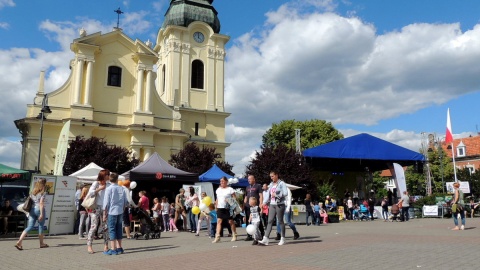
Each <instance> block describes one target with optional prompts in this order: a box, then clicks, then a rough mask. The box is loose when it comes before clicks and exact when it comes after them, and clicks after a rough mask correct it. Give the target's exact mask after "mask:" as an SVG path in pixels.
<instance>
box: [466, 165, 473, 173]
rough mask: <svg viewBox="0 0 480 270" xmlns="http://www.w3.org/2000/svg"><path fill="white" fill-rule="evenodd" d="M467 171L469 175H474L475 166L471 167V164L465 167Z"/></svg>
mask: <svg viewBox="0 0 480 270" xmlns="http://www.w3.org/2000/svg"><path fill="white" fill-rule="evenodd" d="M465 167H466V168H467V169H468V171H469V172H470V175H472V174H474V173H475V166H474V165H471V164H468V165H467V166H465Z"/></svg>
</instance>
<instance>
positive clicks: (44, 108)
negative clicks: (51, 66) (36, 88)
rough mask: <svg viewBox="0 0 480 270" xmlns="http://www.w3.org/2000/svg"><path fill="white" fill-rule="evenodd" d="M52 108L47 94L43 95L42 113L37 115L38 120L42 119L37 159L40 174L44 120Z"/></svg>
mask: <svg viewBox="0 0 480 270" xmlns="http://www.w3.org/2000/svg"><path fill="white" fill-rule="evenodd" d="M51 112H52V111H51V110H50V107H49V106H48V97H47V94H44V95H43V99H42V108H41V110H40V113H39V114H38V115H37V119H40V138H39V141H38V159H37V172H38V173H40V158H41V153H42V139H43V120H45V119H46V117H45V114H48V113H51Z"/></svg>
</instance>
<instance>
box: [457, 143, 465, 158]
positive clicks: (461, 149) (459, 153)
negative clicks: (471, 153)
mask: <svg viewBox="0 0 480 270" xmlns="http://www.w3.org/2000/svg"><path fill="white" fill-rule="evenodd" d="M465 152H466V151H465V144H463V142H460V144H459V145H458V146H457V156H458V157H464V156H466V155H467V154H466V153H465Z"/></svg>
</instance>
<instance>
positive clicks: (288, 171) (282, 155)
mask: <svg viewBox="0 0 480 270" xmlns="http://www.w3.org/2000/svg"><path fill="white" fill-rule="evenodd" d="M272 170H273V171H277V172H278V174H279V176H280V178H281V179H282V180H284V181H285V182H286V183H289V184H293V185H299V186H302V187H305V188H306V189H307V190H308V191H315V189H316V186H315V185H312V182H311V177H310V172H311V171H310V168H309V167H308V166H307V164H306V163H305V161H304V160H303V157H302V155H300V154H298V153H296V152H295V150H294V149H292V148H289V147H287V146H285V145H283V144H280V145H278V146H277V147H269V146H262V147H261V149H260V152H258V151H257V152H256V153H255V157H254V158H253V159H252V161H251V163H250V164H248V165H247V168H246V172H245V173H246V174H247V175H248V174H252V175H254V176H255V178H256V179H257V182H259V183H270V181H271V180H270V172H271V171H272Z"/></svg>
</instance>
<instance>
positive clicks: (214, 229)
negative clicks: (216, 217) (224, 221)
mask: <svg viewBox="0 0 480 270" xmlns="http://www.w3.org/2000/svg"><path fill="white" fill-rule="evenodd" d="M216 233H217V222H212V223H210V236H211V237H215V234H216Z"/></svg>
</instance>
